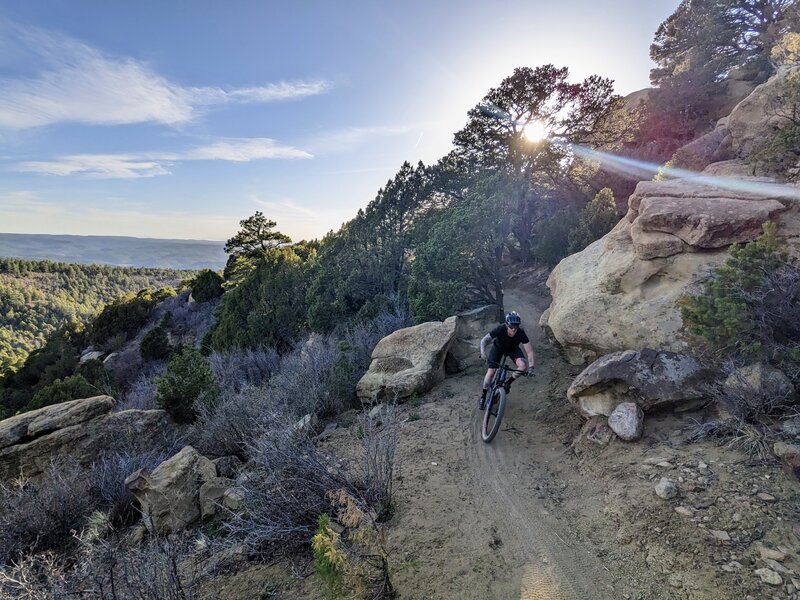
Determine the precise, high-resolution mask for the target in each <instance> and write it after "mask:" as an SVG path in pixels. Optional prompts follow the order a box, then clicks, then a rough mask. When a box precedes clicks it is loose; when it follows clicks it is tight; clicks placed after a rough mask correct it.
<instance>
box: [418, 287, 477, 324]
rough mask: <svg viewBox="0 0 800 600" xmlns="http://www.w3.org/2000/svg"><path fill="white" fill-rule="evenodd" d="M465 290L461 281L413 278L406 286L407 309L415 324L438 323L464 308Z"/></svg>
mask: <svg viewBox="0 0 800 600" xmlns="http://www.w3.org/2000/svg"><path fill="white" fill-rule="evenodd" d="M466 294H467V293H466V289H465V286H464V284H463V283H462V282H461V281H438V280H435V279H423V278H416V277H415V278H413V279H411V281H410V282H409V285H408V307H409V309H410V310H411V314H412V315H413V320H414V323H415V324H419V323H425V322H426V321H440V320H442V319H446V318H447V317H449V316H450V315H454V314H455V313H457V312H458V311H460V310H462V309H463V308H464V299H465V297H466Z"/></svg>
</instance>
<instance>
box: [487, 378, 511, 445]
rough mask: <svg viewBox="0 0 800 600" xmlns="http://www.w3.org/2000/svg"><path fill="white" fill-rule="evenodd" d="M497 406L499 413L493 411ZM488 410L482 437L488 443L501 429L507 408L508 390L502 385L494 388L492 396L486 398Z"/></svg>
mask: <svg viewBox="0 0 800 600" xmlns="http://www.w3.org/2000/svg"><path fill="white" fill-rule="evenodd" d="M495 406H496V407H497V414H496V415H493V414H492V411H493V410H494V408H495ZM485 410H486V412H485V413H484V414H483V425H482V426H481V439H482V440H483V441H484V442H486V443H487V444H488V443H489V442H491V441H492V440H493V439H494V436H496V435H497V432H498V431H500V423H501V422H502V421H503V413H504V412H505V410H506V391H505V389H504V388H503V387H502V386H501V387H498V388H496V389H495V390H493V392H492V394H491V396H489V397H488V398H487V399H486V409H485Z"/></svg>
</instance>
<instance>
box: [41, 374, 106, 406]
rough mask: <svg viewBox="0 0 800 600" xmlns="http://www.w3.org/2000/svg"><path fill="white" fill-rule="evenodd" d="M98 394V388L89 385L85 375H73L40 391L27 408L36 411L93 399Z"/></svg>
mask: <svg viewBox="0 0 800 600" xmlns="http://www.w3.org/2000/svg"><path fill="white" fill-rule="evenodd" d="M97 394H98V390H97V388H96V387H95V386H93V385H92V384H91V383H89V382H88V381H87V380H86V379H85V378H84V377H83V375H72V376H70V377H65V378H64V379H57V380H56V381H54V382H53V383H51V384H50V385H47V386H45V387H43V388H42V389H40V390H39V391H38V392H36V394H35V395H34V396H33V398H32V399H31V401H30V402H29V403H28V407H27V408H28V410H35V409H37V408H43V407H45V406H50V405H51V404H58V403H60V402H68V401H69V400H78V399H80V398H91V397H92V396H96V395H97Z"/></svg>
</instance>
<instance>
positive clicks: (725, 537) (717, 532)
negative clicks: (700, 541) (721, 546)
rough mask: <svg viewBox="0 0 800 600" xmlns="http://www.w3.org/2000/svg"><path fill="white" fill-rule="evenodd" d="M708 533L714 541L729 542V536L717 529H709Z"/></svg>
mask: <svg viewBox="0 0 800 600" xmlns="http://www.w3.org/2000/svg"><path fill="white" fill-rule="evenodd" d="M708 532H709V533H710V534H711V535H712V536H714V539H715V540H719V541H720V542H730V541H731V536H730V535H728V532H727V531H722V530H719V529H709V530H708Z"/></svg>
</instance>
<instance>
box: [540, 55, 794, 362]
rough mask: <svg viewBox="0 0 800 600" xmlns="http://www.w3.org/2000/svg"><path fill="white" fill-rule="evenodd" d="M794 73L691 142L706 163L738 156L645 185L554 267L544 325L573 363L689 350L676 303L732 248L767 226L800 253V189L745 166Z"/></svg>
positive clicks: (783, 73) (791, 251) (779, 77)
mask: <svg viewBox="0 0 800 600" xmlns="http://www.w3.org/2000/svg"><path fill="white" fill-rule="evenodd" d="M796 69H797V67H794V70H796ZM791 72H793V70H792V69H790V68H783V69H781V70H779V72H778V73H777V74H776V75H775V76H773V77H772V78H771V79H770V80H769V81H767V82H766V83H764V84H762V85H760V86H758V87H757V88H756V89H755V90H754V91H753V92H752V94H750V95H749V96H747V97H746V98H745V99H744V100H742V101H741V102H739V103H738V104H737V105H736V107H735V108H734V109H733V111H732V112H731V114H730V115H729V116H728V117H726V118H724V119H722V120H721V121H720V123H719V124H718V126H717V129H715V130H714V132H712V133H711V134H708V136H704V138H702V139H701V140H697V141H696V142H693V144H694V145H696V146H697V148H703V149H704V150H703V152H705V153H706V154H705V155H704V156H702V157H699V158H698V161H699V162H701V163H703V164H708V161H709V160H716V159H720V158H723V157H725V158H732V159H733V160H725V161H721V162H717V163H714V164H711V165H708V166H707V167H706V168H705V170H704V172H703V176H700V177H687V178H683V179H672V180H665V181H643V182H640V183H639V184H638V186H637V187H636V191H635V192H634V193H633V195H632V196H631V197H630V199H629V202H628V205H629V210H628V213H627V215H626V216H625V218H624V219H622V221H620V223H619V224H618V225H617V226H616V227H615V228H614V229H613V230H612V231H611V232H610V233H608V234H607V235H606V236H605V237H604V238H602V239H600V240H598V241H596V242H594V243H593V244H591V245H590V246H588V247H587V248H586V249H584V250H583V251H582V252H579V253H577V254H574V255H572V256H568V257H567V258H565V259H564V260H563V261H561V263H559V265H558V266H557V267H556V268H555V269H554V270H553V272H552V273H551V274H550V277H549V278H548V281H547V285H548V287H549V288H550V291H551V293H552V296H553V301H552V304H551V305H550V308H548V309H547V311H545V313H544V314H543V315H542V319H541V324H542V326H543V327H544V328H545V330H546V331H547V332H548V333H549V335H550V336H551V338H552V339H554V340H555V341H556V342H557V343H558V344H560V345H561V347H562V348H563V350H564V352H565V355H566V357H567V359H568V360H570V362H573V363H574V364H583V363H585V362H587V361H590V360H594V359H596V358H597V357H599V356H602V355H603V354H606V353H609V352H615V351H619V350H626V349H629V348H642V347H653V348H657V349H660V350H671V351H673V352H685V351H687V350H688V349H689V344H688V340H687V337H686V335H685V331H684V328H683V322H682V319H681V316H680V312H679V310H678V307H677V303H678V301H679V300H680V299H681V298H682V297H683V296H685V295H687V294H691V293H694V292H695V291H698V290H699V289H700V286H699V284H700V283H701V282H702V281H703V280H705V279H706V278H707V277H708V274H709V272H710V271H711V270H713V269H714V268H715V267H718V266H719V265H721V264H722V263H724V261H725V259H726V258H727V248H728V247H729V246H730V245H731V244H737V243H743V242H748V241H751V240H753V239H755V238H756V237H758V236H759V235H760V233H761V231H762V225H763V223H765V222H766V221H770V220H771V221H774V222H775V223H776V224H777V226H778V227H777V233H778V236H779V237H780V238H781V239H782V240H783V241H784V242H785V248H786V250H787V251H788V252H789V254H790V255H794V256H797V255H798V254H800V208H798V206H797V205H798V202H797V201H796V198H797V196H798V193H799V192H800V191H799V190H798V189H797V187H796V186H780V185H777V182H775V181H774V180H772V179H769V178H764V177H754V176H752V172H753V169H752V167H749V166H748V165H747V163H746V159H747V157H748V155H749V152H750V151H751V150H752V145H753V140H754V139H756V138H757V137H758V136H759V135H763V134H764V133H765V132H766V131H769V129H770V128H774V127H775V126H776V124H775V123H773V121H774V118H773V117H771V116H770V112H769V108H768V104H769V96H770V94H771V93H772V90H773V89H774V88H775V86H777V85H779V84H780V83H781V82H782V81H783V79H784V78H785V77H786V76H787V74H789V73H791ZM690 146H691V145H690ZM687 148H689V147H688V146H687ZM695 162H697V161H695ZM723 178H724V179H723ZM793 198H794V199H793Z"/></svg>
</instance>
